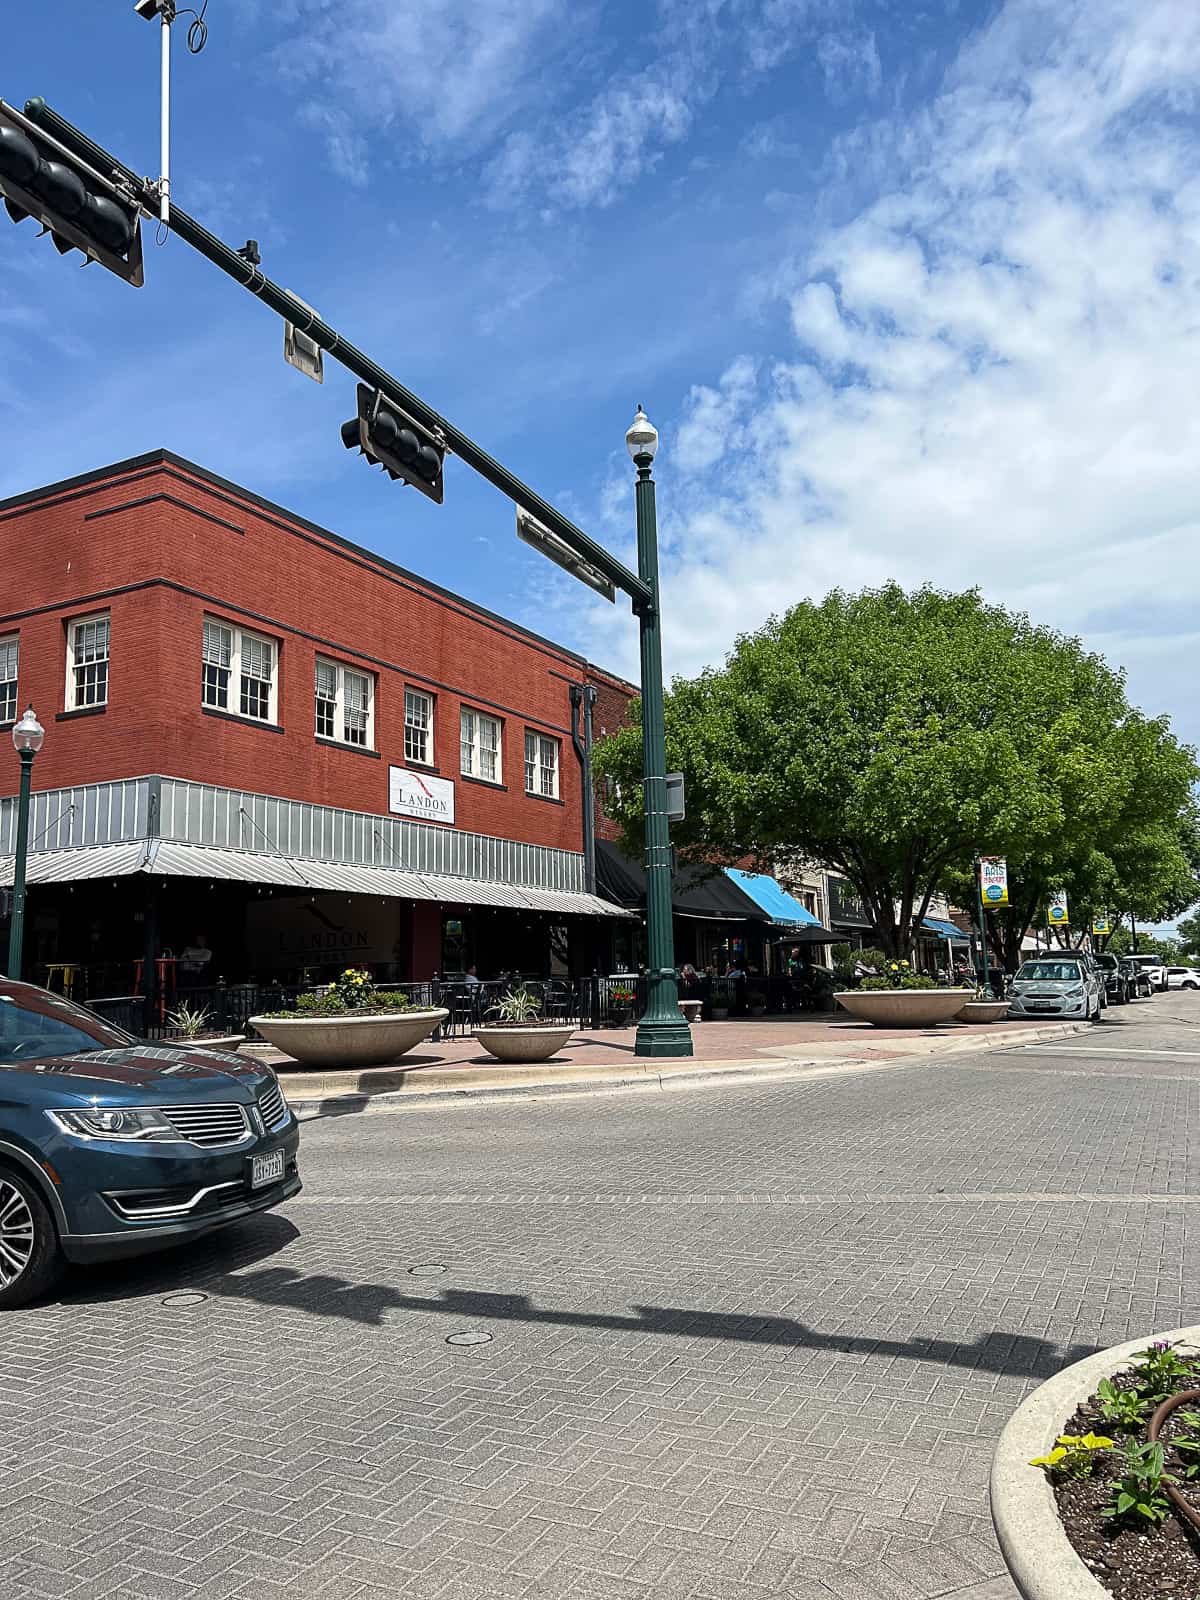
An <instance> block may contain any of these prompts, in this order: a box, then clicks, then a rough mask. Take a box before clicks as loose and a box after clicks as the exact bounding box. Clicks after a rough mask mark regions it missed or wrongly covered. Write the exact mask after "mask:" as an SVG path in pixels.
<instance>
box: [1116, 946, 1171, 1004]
mask: <svg viewBox="0 0 1200 1600" xmlns="http://www.w3.org/2000/svg"><path fill="white" fill-rule="evenodd" d="M1125 960H1126V961H1134V962H1136V963H1137V965H1138V966H1139V967H1143V968H1145V970H1146V971H1147V972H1148V973H1149V974H1150V987H1151V989H1153V990H1154V991H1155V993H1156V994H1165V993H1166V992H1167V968H1166V963H1165V962H1164V961H1163V960H1162V959H1161V958H1160V957H1159V956H1140V955H1139V956H1126V957H1125Z"/></svg>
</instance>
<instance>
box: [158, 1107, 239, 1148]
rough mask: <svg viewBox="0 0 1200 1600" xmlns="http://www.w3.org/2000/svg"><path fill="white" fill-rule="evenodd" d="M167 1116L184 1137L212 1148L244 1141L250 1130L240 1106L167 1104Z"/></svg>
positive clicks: (165, 1111) (178, 1132) (164, 1111)
mask: <svg viewBox="0 0 1200 1600" xmlns="http://www.w3.org/2000/svg"><path fill="white" fill-rule="evenodd" d="M163 1116H164V1117H166V1119H167V1121H168V1122H169V1123H170V1124H171V1126H172V1127H173V1128H174V1129H175V1132H176V1133H177V1134H178V1135H179V1137H180V1138H181V1139H186V1140H187V1141H188V1142H189V1143H190V1144H199V1145H203V1146H204V1147H205V1148H206V1149H210V1150H211V1149H216V1148H217V1147H218V1146H220V1145H227V1144H240V1143H241V1141H242V1140H243V1139H244V1138H245V1137H246V1135H247V1134H248V1133H249V1131H250V1127H249V1124H248V1123H247V1121H246V1113H245V1111H244V1110H243V1109H242V1107H241V1106H239V1105H212V1106H166V1107H164V1109H163Z"/></svg>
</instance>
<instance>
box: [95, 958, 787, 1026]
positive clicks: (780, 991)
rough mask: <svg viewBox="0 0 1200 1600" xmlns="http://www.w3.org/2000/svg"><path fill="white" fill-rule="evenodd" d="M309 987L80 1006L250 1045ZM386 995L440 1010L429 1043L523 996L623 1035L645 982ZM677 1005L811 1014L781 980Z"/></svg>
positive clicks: (532, 981)
mask: <svg viewBox="0 0 1200 1600" xmlns="http://www.w3.org/2000/svg"><path fill="white" fill-rule="evenodd" d="M320 987H321V986H318V985H312V984H304V985H298V984H279V983H269V984H258V983H230V984H223V983H222V984H214V985H212V986H211V987H208V988H200V989H187V990H184V991H182V992H181V993H180V994H179V995H177V996H176V995H169V996H164V997H158V998H156V999H153V1000H148V999H147V998H146V997H145V996H144V995H110V996H105V997H101V998H97V999H91V1000H88V1001H87V1002H86V1004H88V1005H89V1006H90V1007H91V1008H92V1010H93V1011H96V1012H98V1013H99V1014H100V1015H101V1016H103V1017H105V1018H107V1019H108V1020H109V1021H111V1022H113V1023H115V1024H116V1025H117V1026H118V1027H120V1028H124V1029H126V1031H127V1032H129V1033H132V1034H134V1035H135V1036H136V1037H138V1038H142V1039H163V1040H170V1039H179V1038H183V1037H184V1033H183V1030H182V1029H181V1028H180V1027H179V1026H178V1024H177V1023H174V1022H172V1020H171V1017H172V1014H173V1013H175V1012H176V1011H177V1010H178V1008H179V1006H181V1005H186V1006H187V1007H188V1009H189V1010H191V1011H204V1012H206V1013H207V1016H206V1017H205V1022H204V1028H205V1032H207V1033H219V1034H235V1033H239V1034H243V1035H245V1036H246V1037H247V1038H250V1039H258V1038H260V1037H261V1036H260V1035H259V1034H258V1033H257V1031H256V1030H255V1029H254V1028H252V1027H251V1026H250V1018H251V1017H253V1016H258V1015H261V1014H263V1013H265V1012H270V1011H284V1010H289V1009H291V1008H292V1007H294V1006H295V1004H296V1000H297V997H298V996H299V995H301V994H305V993H310V994H311V993H316V992H318V990H319V988H320ZM378 987H379V988H380V990H382V991H384V992H386V993H396V992H400V993H403V994H405V995H407V996H408V1000H409V1004H410V1005H412V1006H414V1007H430V1006H444V1007H445V1008H446V1010H447V1011H448V1012H449V1016H448V1017H447V1019H446V1021H445V1023H444V1024H443V1025H442V1027H441V1028H440V1029H439V1030H438V1032H437V1033H436V1034H435V1035H434V1037H435V1038H446V1039H457V1038H465V1037H468V1036H469V1035H470V1033H471V1032H472V1030H473V1029H474V1028H476V1027H478V1026H479V1025H480V1024H481V1023H482V1022H485V1021H487V1019H488V1018H489V1017H494V1016H496V1015H498V1012H499V1007H500V1004H501V1002H502V1001H503V1000H504V998H505V996H506V995H508V994H509V993H511V992H512V991H513V990H516V989H524V990H525V991H526V992H527V993H529V994H530V995H531V996H532V997H533V998H534V999H535V1000H536V1001H537V1002H538V1010H537V1019H538V1020H539V1021H546V1022H558V1021H561V1022H570V1023H573V1024H574V1025H575V1026H576V1027H578V1028H595V1029H600V1028H623V1027H629V1026H632V1025H633V1024H634V1023H635V1022H636V1021H637V1019H638V1017H640V1016H641V1014H642V1012H643V1010H644V1009H645V1006H646V981H645V979H644V978H642V977H634V976H632V975H631V976H624V975H621V974H618V975H616V976H612V977H601V976H599V975H593V976H591V977H585V978H577V979H567V978H527V979H521V978H507V979H488V980H485V981H482V982H480V983H476V984H468V983H465V982H464V981H463V980H461V979H451V978H441V979H438V978H434V979H432V980H430V981H429V982H426V983H387V982H383V983H380V984H379V986H378ZM679 998H680V999H681V1000H699V1001H700V1002H701V1005H702V1010H701V1016H702V1017H704V1018H705V1019H706V1020H720V1019H721V1018H722V1017H725V1016H730V1017H733V1016H737V1017H742V1016H746V1015H748V1014H749V1015H758V1014H759V1013H760V1011H762V1012H764V1013H766V1014H768V1015H780V1014H790V1013H794V1012H799V1011H803V1010H806V1009H812V1007H811V1005H810V1003H809V1002H810V1001H811V995H810V994H809V993H807V992H806V991H805V989H804V986H803V985H802V983H801V982H800V981H799V980H797V979H795V978H789V977H769V978H768V977H758V976H752V977H748V978H710V977H701V978H699V979H698V980H697V981H696V982H694V983H693V984H691V985H687V984H684V983H682V982H681V983H680V986H679Z"/></svg>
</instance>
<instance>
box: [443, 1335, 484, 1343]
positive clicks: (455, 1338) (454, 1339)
mask: <svg viewBox="0 0 1200 1600" xmlns="http://www.w3.org/2000/svg"><path fill="white" fill-rule="evenodd" d="M491 1342H492V1336H491V1334H490V1333H452V1334H451V1335H450V1337H449V1338H448V1339H447V1340H446V1343H447V1344H491Z"/></svg>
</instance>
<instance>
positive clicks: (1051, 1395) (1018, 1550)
mask: <svg viewBox="0 0 1200 1600" xmlns="http://www.w3.org/2000/svg"><path fill="white" fill-rule="evenodd" d="M1152 1339H1166V1340H1169V1341H1170V1343H1172V1344H1185V1345H1200V1326H1196V1327H1190V1328H1175V1329H1173V1330H1172V1331H1171V1332H1170V1333H1148V1334H1144V1335H1143V1336H1142V1337H1141V1338H1140V1339H1130V1340H1128V1341H1127V1342H1126V1343H1125V1344H1118V1345H1113V1346H1112V1348H1111V1349H1109V1350H1101V1351H1099V1352H1098V1353H1097V1354H1096V1355H1094V1356H1085V1357H1084V1359H1083V1360H1082V1361H1076V1362H1074V1363H1073V1364H1072V1365H1071V1366H1069V1367H1064V1368H1063V1370H1062V1371H1061V1372H1056V1373H1055V1375H1054V1377H1052V1378H1050V1379H1048V1380H1047V1381H1046V1382H1045V1383H1043V1384H1041V1385H1040V1386H1039V1387H1038V1388H1036V1389H1035V1390H1034V1391H1033V1393H1032V1394H1031V1395H1030V1396H1029V1397H1028V1399H1027V1400H1025V1401H1024V1402H1023V1403H1022V1404H1021V1405H1020V1406H1018V1407H1017V1409H1016V1411H1014V1412H1013V1414H1012V1416H1011V1417H1010V1418H1009V1420H1008V1422H1007V1423H1006V1425H1005V1428H1004V1432H1003V1433H1002V1434H1001V1435H1000V1442H999V1444H998V1445H997V1446H996V1453H995V1455H994V1456H993V1458H992V1474H991V1480H990V1483H989V1486H988V1493H989V1496H990V1499H991V1505H992V1524H993V1526H994V1527H995V1529H996V1538H997V1539H998V1540H999V1542H1000V1550H1001V1553H1002V1554H1003V1556H1004V1560H1005V1562H1006V1563H1007V1565H1008V1570H1009V1572H1010V1573H1011V1574H1012V1579H1013V1582H1014V1583H1015V1584H1016V1586H1017V1588H1018V1589H1019V1590H1020V1592H1021V1594H1022V1595H1023V1596H1024V1600H1112V1597H1111V1595H1110V1594H1109V1591H1108V1590H1107V1589H1106V1588H1105V1587H1104V1586H1103V1584H1101V1582H1100V1581H1099V1579H1098V1578H1094V1577H1093V1576H1092V1574H1091V1572H1090V1571H1089V1570H1088V1568H1087V1567H1086V1566H1085V1565H1084V1563H1083V1562H1082V1561H1081V1560H1080V1559H1079V1557H1078V1556H1077V1555H1076V1554H1075V1550H1074V1547H1073V1546H1072V1544H1071V1542H1070V1540H1069V1539H1068V1538H1067V1535H1066V1533H1065V1531H1064V1529H1063V1525H1062V1522H1061V1521H1060V1520H1059V1515H1058V1507H1057V1505H1056V1504H1055V1501H1054V1493H1053V1491H1052V1490H1051V1488H1050V1484H1049V1482H1048V1481H1047V1479H1046V1475H1045V1473H1043V1472H1041V1471H1039V1470H1038V1469H1037V1468H1036V1467H1031V1466H1030V1465H1029V1463H1030V1461H1032V1460H1033V1458H1034V1457H1035V1456H1041V1455H1045V1454H1046V1452H1047V1451H1048V1450H1050V1449H1052V1448H1053V1446H1054V1441H1055V1440H1056V1439H1057V1438H1058V1435H1059V1434H1060V1433H1061V1432H1062V1429H1063V1428H1064V1426H1065V1425H1066V1422H1067V1419H1068V1418H1069V1417H1070V1415H1071V1413H1072V1412H1073V1411H1074V1409H1075V1407H1076V1406H1077V1405H1078V1404H1079V1403H1080V1401H1081V1400H1086V1399H1087V1397H1088V1395H1090V1394H1092V1393H1093V1392H1094V1390H1095V1388H1096V1385H1097V1384H1098V1383H1099V1382H1100V1380H1101V1378H1107V1377H1109V1376H1111V1374H1112V1373H1114V1372H1115V1371H1116V1370H1117V1369H1118V1368H1119V1367H1122V1366H1125V1365H1127V1364H1128V1363H1129V1362H1130V1361H1131V1360H1132V1358H1133V1357H1134V1356H1136V1355H1137V1354H1138V1352H1139V1351H1141V1350H1144V1349H1145V1348H1146V1346H1147V1345H1148V1344H1149V1343H1150V1342H1151V1340H1152Z"/></svg>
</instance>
